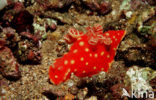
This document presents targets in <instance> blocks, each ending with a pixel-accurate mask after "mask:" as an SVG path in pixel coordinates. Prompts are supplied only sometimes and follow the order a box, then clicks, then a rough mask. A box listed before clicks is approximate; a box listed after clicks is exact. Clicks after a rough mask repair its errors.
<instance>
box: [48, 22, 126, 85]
mask: <svg viewBox="0 0 156 100" xmlns="http://www.w3.org/2000/svg"><path fill="white" fill-rule="evenodd" d="M86 30H87V32H86V34H83V32H80V31H78V30H76V29H74V28H70V29H69V30H68V34H67V35H65V36H64V37H65V40H66V42H67V43H73V44H72V46H71V48H70V50H69V52H68V53H67V54H65V55H64V56H63V57H60V58H57V59H56V61H55V63H54V64H53V66H50V68H49V77H50V81H51V82H52V83H54V84H56V85H57V84H60V83H62V82H64V81H66V80H67V79H69V78H70V75H71V73H74V74H75V75H76V76H78V77H86V76H89V77H90V76H92V75H94V74H97V73H99V72H100V71H105V72H107V71H108V69H109V67H110V66H111V63H112V62H113V61H114V56H115V54H116V50H117V48H118V45H119V44H120V42H121V40H122V39H123V37H124V36H125V33H126V32H125V31H124V30H117V31H115V30H110V31H107V32H105V33H103V28H102V26H101V25H94V26H93V27H88V28H87V29H86Z"/></svg>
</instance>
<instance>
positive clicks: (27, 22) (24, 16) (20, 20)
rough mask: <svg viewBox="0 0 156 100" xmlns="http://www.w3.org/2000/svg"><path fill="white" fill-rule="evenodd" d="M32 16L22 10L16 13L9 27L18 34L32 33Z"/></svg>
mask: <svg viewBox="0 0 156 100" xmlns="http://www.w3.org/2000/svg"><path fill="white" fill-rule="evenodd" d="M32 23H33V15H31V14H30V13H29V12H28V11H26V10H24V11H21V12H19V13H17V14H16V15H15V16H14V18H13V20H12V22H11V26H12V27H13V28H15V29H16V31H17V32H18V33H20V32H23V31H30V32H33V26H32Z"/></svg>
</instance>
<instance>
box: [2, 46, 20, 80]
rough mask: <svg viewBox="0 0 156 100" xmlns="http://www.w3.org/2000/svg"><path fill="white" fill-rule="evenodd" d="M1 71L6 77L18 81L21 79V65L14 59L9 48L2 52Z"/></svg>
mask: <svg viewBox="0 0 156 100" xmlns="http://www.w3.org/2000/svg"><path fill="white" fill-rule="evenodd" d="M0 57H1V58H0V71H1V73H2V75H3V76H4V77H6V78H7V79H10V80H17V79H19V78H20V77H21V73H20V70H19V66H20V65H19V64H18V62H17V61H16V59H15V58H14V56H13V54H12V52H11V50H10V49H9V48H7V47H5V48H3V49H1V50H0Z"/></svg>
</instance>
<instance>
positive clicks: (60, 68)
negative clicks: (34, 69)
mask: <svg viewBox="0 0 156 100" xmlns="http://www.w3.org/2000/svg"><path fill="white" fill-rule="evenodd" d="M67 63H68V61H67V60H64V58H58V59H56V62H55V63H54V65H53V66H50V68H49V78H50V81H51V82H52V83H53V84H60V83H61V82H63V81H66V80H67V79H68V78H69V77H70V74H71V69H70V68H69V67H68V66H66V64H67Z"/></svg>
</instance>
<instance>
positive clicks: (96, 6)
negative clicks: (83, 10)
mask: <svg viewBox="0 0 156 100" xmlns="http://www.w3.org/2000/svg"><path fill="white" fill-rule="evenodd" d="M82 2H83V3H84V4H85V5H86V6H87V7H89V8H90V9H91V10H92V11H96V12H98V13H99V14H102V15H105V14H107V13H108V12H110V11H111V3H110V2H107V1H106V0H102V1H101V0H94V1H92V0H82Z"/></svg>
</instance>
